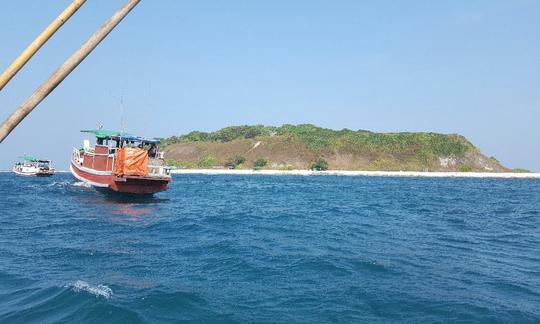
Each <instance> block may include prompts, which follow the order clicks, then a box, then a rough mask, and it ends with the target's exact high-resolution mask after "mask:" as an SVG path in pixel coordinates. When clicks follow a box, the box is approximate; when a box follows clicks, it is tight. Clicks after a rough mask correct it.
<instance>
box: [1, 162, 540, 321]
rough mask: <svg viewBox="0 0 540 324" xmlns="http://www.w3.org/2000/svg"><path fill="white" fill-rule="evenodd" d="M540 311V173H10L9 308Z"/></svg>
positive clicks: (310, 316) (93, 313)
mask: <svg viewBox="0 0 540 324" xmlns="http://www.w3.org/2000/svg"><path fill="white" fill-rule="evenodd" d="M184 322H185V323H371V322H373V323H539V322H540V181H539V180H527V179H518V180H515V179H514V180H512V179H460V178H442V179H439V178H436V179H430V178H400V177H340V176H241V175H175V176H174V177H173V182H172V184H171V186H170V190H168V191H167V192H163V193H159V194H156V195H154V196H153V197H150V198H149V197H146V198H133V197H122V196H118V195H108V194H104V193H102V192H97V191H95V190H93V189H92V188H89V187H87V186H85V184H84V183H81V182H78V181H77V180H75V179H74V178H73V177H72V176H71V175H70V174H68V173H63V174H56V175H55V176H53V177H50V178H26V177H17V176H15V175H13V174H11V173H1V174H0V323H100V324H101V323H184Z"/></svg>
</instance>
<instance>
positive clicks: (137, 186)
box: [70, 129, 172, 195]
mask: <svg viewBox="0 0 540 324" xmlns="http://www.w3.org/2000/svg"><path fill="white" fill-rule="evenodd" d="M81 132H83V133H88V134H92V135H94V136H95V138H96V143H95V144H94V146H90V141H89V140H84V141H83V147H82V148H74V149H73V153H72V155H71V164H70V170H71V173H72V174H73V176H74V177H75V178H77V179H78V180H80V181H83V182H85V183H88V184H89V185H91V186H93V187H95V188H96V189H102V190H105V191H112V192H118V193H126V194H147V195H148V194H154V193H157V192H160V191H165V190H167V188H168V185H169V183H170V182H171V180H172V178H171V170H170V168H168V167H167V166H166V165H165V161H164V159H163V152H158V150H157V148H158V144H159V140H157V139H147V138H142V137H139V136H135V135H131V134H128V133H125V132H116V131H109V130H103V129H99V130H82V131H81Z"/></svg>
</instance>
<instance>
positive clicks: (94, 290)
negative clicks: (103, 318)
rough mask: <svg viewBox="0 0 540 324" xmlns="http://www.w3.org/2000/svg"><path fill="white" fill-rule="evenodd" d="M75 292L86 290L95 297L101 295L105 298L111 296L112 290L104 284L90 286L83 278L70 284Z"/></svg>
mask: <svg viewBox="0 0 540 324" xmlns="http://www.w3.org/2000/svg"><path fill="white" fill-rule="evenodd" d="M70 287H71V288H72V289H73V291H75V292H81V291H84V292H87V293H90V294H92V295H94V296H96V297H103V298H105V299H109V298H111V296H112V295H113V291H112V289H111V288H109V287H107V286H105V285H97V286H91V285H90V284H89V283H88V282H86V281H83V280H77V282H75V284H74V285H72V286H70Z"/></svg>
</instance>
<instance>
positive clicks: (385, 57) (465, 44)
mask: <svg viewBox="0 0 540 324" xmlns="http://www.w3.org/2000/svg"><path fill="white" fill-rule="evenodd" d="M70 2H71V1H70V0H55V1H41V0H31V1H26V2H24V5H23V3H21V2H20V1H9V0H0V4H1V8H2V10H1V11H0V22H1V27H2V28H0V40H1V41H0V70H3V69H5V68H6V67H7V66H8V65H9V64H10V63H11V62H12V61H13V60H14V59H15V58H16V57H17V56H18V55H19V54H20V52H21V51H22V50H23V49H24V48H25V47H26V46H27V45H28V44H29V43H30V42H31V41H32V40H33V39H34V38H35V37H36V36H37V35H38V34H39V33H40V32H41V31H42V30H43V29H44V28H45V27H46V26H47V25H48V24H49V23H50V22H51V21H52V20H53V19H54V18H55V17H56V16H57V15H58V14H59V13H60V12H61V11H62V10H63V9H64V8H65V7H66V6H68V4H69V3H70ZM123 3H124V0H88V1H87V3H86V4H85V5H84V6H83V7H82V8H81V9H80V10H79V11H78V12H77V13H76V14H75V15H74V16H73V17H72V18H71V19H70V20H69V21H68V22H67V23H66V24H65V25H64V26H63V27H62V28H61V29H60V30H59V31H58V32H57V34H55V36H54V37H53V38H52V39H51V40H50V41H49V42H48V43H47V44H46V45H45V46H44V47H43V48H42V49H41V50H40V51H39V52H38V54H37V55H36V56H34V58H33V59H32V60H31V61H30V62H29V63H28V64H27V65H26V66H25V67H24V69H23V70H22V71H21V72H19V74H18V75H17V76H16V77H15V78H14V79H13V80H12V81H11V82H10V83H9V84H8V86H6V87H5V88H4V89H3V90H2V91H0V119H1V120H2V121H3V120H4V119H5V118H6V117H7V116H9V114H11V113H12V112H13V111H14V110H15V109H16V108H17V107H18V106H19V105H20V104H21V103H23V102H24V100H26V98H27V97H29V96H30V95H31V94H32V93H33V92H34V90H35V89H36V88H37V87H38V86H39V85H40V84H41V83H42V82H43V81H45V80H46V79H47V78H48V77H49V75H50V74H51V73H53V72H54V71H55V70H56V69H57V68H58V67H59V66H60V65H61V64H62V63H63V61H64V60H65V59H67V58H68V57H69V56H70V55H71V54H72V53H73V52H74V51H75V50H76V49H78V48H79V46H80V45H81V44H82V43H83V42H84V41H86V39H88V37H89V36H90V35H91V34H92V33H93V32H94V31H95V30H96V29H97V28H98V27H99V26H101V24H102V23H103V22H104V21H105V20H106V19H108V17H109V16H111V15H112V14H113V13H114V12H115V11H116V10H117V9H118V8H120V7H121V6H122V5H123ZM539 39H540V1H537V0H512V1H508V0H504V1H502V0H474V1H470V0H455V1H431V0H423V1H420V0H409V1H393V0H392V1H391V0H372V1H359V0H333V1H328V0H324V1H323V0H275V1H268V0H266V1H262V0H243V1H240V0H229V1H207V0H197V1H195V0H192V1H188V0H142V1H141V3H140V4H139V5H138V6H137V7H136V8H135V9H134V10H133V11H132V12H131V14H130V15H128V16H127V17H126V19H125V20H124V21H123V22H122V23H121V24H120V25H119V26H118V27H117V28H116V29H115V30H114V31H113V32H112V33H111V34H110V35H109V37H108V38H107V39H105V40H104V41H103V43H101V44H100V46H98V47H97V48H96V49H95V50H94V52H93V53H92V54H91V55H90V56H89V57H88V58H87V59H86V60H85V61H84V62H83V63H82V64H81V65H80V66H79V67H78V68H77V69H76V70H75V71H74V72H73V73H72V74H71V75H70V76H69V77H68V78H67V79H66V80H65V81H64V82H63V83H62V84H61V85H60V86H59V87H58V88H57V89H56V90H55V91H54V92H53V93H52V94H51V95H49V97H48V98H47V99H45V100H44V101H43V102H42V103H41V104H40V105H39V106H38V107H37V108H36V109H35V110H34V111H33V112H32V113H31V114H30V115H29V116H28V117H27V118H26V119H25V120H24V121H23V122H22V123H21V124H20V125H19V126H18V127H17V128H16V129H15V130H14V131H13V132H12V133H11V135H10V136H9V137H8V138H7V139H6V140H5V141H4V142H3V143H2V144H0V169H9V168H10V167H11V166H12V164H13V163H14V162H16V161H17V159H18V157H19V156H21V155H23V154H25V153H26V154H33V155H36V156H39V157H41V158H48V159H52V160H53V161H54V162H55V163H56V165H57V167H58V168H60V169H67V168H68V165H69V158H70V154H71V150H72V148H73V147H80V146H81V145H82V140H83V139H84V138H85V135H84V134H81V133H80V132H79V130H81V129H89V128H90V129H91V128H96V127H98V125H103V126H104V128H107V129H121V128H122V129H124V130H127V131H129V132H131V133H135V134H138V135H142V136H148V137H168V136H172V135H180V134H185V133H187V132H190V131H192V130H203V131H212V130H217V129H220V128H222V127H226V126H230V125H243V124H264V125H274V126H279V125H282V124H285V123H289V124H303V123H312V124H315V125H318V126H322V127H327V128H333V129H342V128H349V129H367V130H371V131H379V132H400V131H429V132H440V133H459V134H462V135H464V136H466V137H467V138H468V139H469V140H470V141H471V142H472V143H473V144H474V145H476V146H478V147H479V148H480V149H481V151H482V152H483V153H484V154H486V155H488V156H494V157H496V158H497V159H499V160H500V161H501V162H502V163H503V164H504V165H506V166H508V167H511V168H516V167H523V168H528V169H530V170H533V171H540V127H539V125H538V123H539V121H540V42H539V41H538V40H539Z"/></svg>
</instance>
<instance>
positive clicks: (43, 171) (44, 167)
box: [13, 155, 54, 177]
mask: <svg viewBox="0 0 540 324" xmlns="http://www.w3.org/2000/svg"><path fill="white" fill-rule="evenodd" d="M22 159H23V161H22V162H18V163H16V164H15V165H14V166H13V172H15V174H17V175H21V176H35V177H50V176H52V175H53V174H54V168H53V166H52V162H51V161H50V160H40V159H36V158H35V157H33V156H29V155H25V156H23V157H22Z"/></svg>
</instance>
